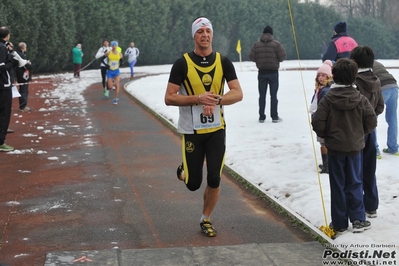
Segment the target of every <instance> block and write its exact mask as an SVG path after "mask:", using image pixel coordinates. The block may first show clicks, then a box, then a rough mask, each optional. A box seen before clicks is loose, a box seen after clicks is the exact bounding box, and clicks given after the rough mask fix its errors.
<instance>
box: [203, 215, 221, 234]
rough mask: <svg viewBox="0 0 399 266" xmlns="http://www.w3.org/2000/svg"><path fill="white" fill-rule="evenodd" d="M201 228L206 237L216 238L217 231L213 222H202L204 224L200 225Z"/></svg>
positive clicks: (207, 220)
mask: <svg viewBox="0 0 399 266" xmlns="http://www.w3.org/2000/svg"><path fill="white" fill-rule="evenodd" d="M200 226H201V231H202V233H204V234H205V235H206V236H209V237H214V236H216V234H217V231H216V229H215V228H213V226H212V223H211V220H210V219H209V218H206V219H204V220H202V222H201V223H200Z"/></svg>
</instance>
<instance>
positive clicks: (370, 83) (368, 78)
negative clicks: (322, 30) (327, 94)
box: [350, 46, 384, 218]
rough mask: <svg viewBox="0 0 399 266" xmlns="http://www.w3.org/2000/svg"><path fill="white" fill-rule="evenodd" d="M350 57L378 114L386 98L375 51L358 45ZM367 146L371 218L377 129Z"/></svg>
mask: <svg viewBox="0 0 399 266" xmlns="http://www.w3.org/2000/svg"><path fill="white" fill-rule="evenodd" d="M350 59H352V60H353V61H355V62H356V63H357V65H358V67H359V71H358V73H357V77H356V81H355V84H356V86H357V89H358V90H359V91H360V93H361V94H363V95H364V96H366V98H367V99H368V100H369V102H370V104H371V106H373V109H374V112H375V114H376V115H377V116H378V115H379V114H381V113H382V112H383V111H384V98H383V97H382V93H381V83H380V80H379V79H378V77H377V76H376V75H375V74H374V73H373V71H372V68H373V64H374V52H373V50H372V49H371V48H370V47H368V46H358V47H356V48H355V49H353V50H352V52H351V54H350ZM364 142H365V146H364V149H363V152H362V161H363V169H362V175H363V191H364V199H363V201H364V207H365V208H366V214H367V216H368V217H369V218H374V217H377V209H378V203H379V198H378V189H377V178H376V175H375V173H376V169H377V149H376V147H375V131H373V132H370V133H368V134H366V135H365V136H364Z"/></svg>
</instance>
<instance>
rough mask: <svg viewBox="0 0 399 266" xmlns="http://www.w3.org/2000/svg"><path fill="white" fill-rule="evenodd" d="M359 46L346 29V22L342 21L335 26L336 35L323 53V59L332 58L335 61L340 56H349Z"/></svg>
mask: <svg viewBox="0 0 399 266" xmlns="http://www.w3.org/2000/svg"><path fill="white" fill-rule="evenodd" d="M355 47H357V42H356V41H355V40H354V39H353V38H352V37H350V36H348V32H347V29H346V22H344V21H341V22H338V23H337V24H335V26H334V36H333V37H332V39H331V42H330V43H329V44H328V46H327V50H326V52H325V53H324V54H323V57H322V59H321V60H322V61H323V62H324V61H326V60H331V61H332V62H333V63H334V62H336V61H337V60H338V59H340V58H349V54H350V52H351V51H352V50H353V49H354V48H355Z"/></svg>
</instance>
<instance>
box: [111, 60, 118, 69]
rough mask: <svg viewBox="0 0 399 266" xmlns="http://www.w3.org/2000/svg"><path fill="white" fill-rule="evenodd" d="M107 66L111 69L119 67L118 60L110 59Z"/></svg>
mask: <svg viewBox="0 0 399 266" xmlns="http://www.w3.org/2000/svg"><path fill="white" fill-rule="evenodd" d="M109 67H110V68H111V69H117V68H118V67H119V61H110V62H109Z"/></svg>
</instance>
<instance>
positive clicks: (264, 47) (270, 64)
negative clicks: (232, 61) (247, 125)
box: [249, 26, 287, 123]
mask: <svg viewBox="0 0 399 266" xmlns="http://www.w3.org/2000/svg"><path fill="white" fill-rule="evenodd" d="M249 58H250V59H251V60H252V61H253V62H255V63H256V67H257V68H258V69H259V71H258V90H259V123H264V122H265V119H266V115H265V107H266V93H267V86H268V85H269V86H270V116H271V118H272V122H273V123H278V122H281V121H283V120H282V119H281V117H279V116H278V112H277V105H278V100H277V91H278V85H279V82H278V81H279V80H278V69H279V68H280V62H283V61H284V60H285V59H286V58H287V53H286V51H285V49H284V46H283V45H282V44H281V43H280V42H278V41H276V40H275V39H274V37H273V29H272V27H270V26H266V27H265V28H264V29H263V33H262V35H261V36H260V40H259V41H257V42H256V43H255V44H254V45H253V46H252V48H251V52H250V53H249Z"/></svg>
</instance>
